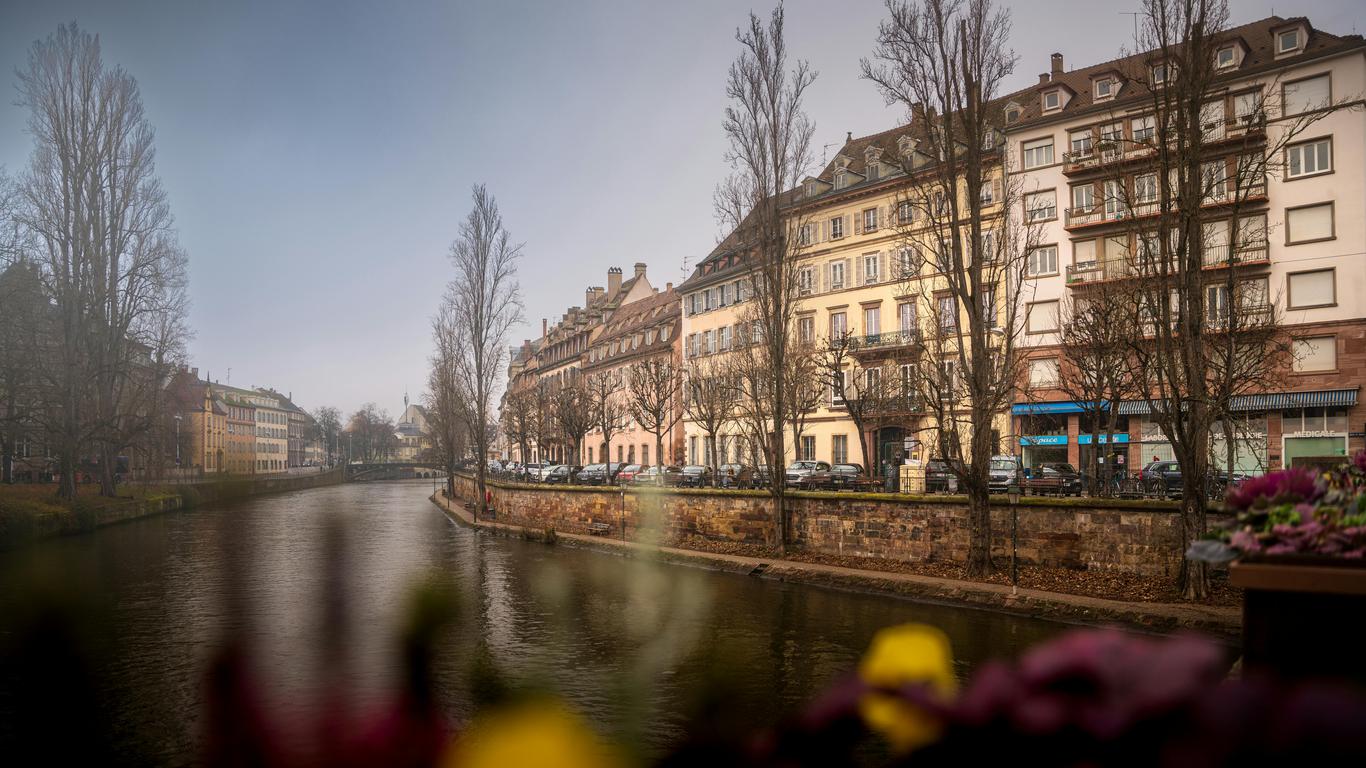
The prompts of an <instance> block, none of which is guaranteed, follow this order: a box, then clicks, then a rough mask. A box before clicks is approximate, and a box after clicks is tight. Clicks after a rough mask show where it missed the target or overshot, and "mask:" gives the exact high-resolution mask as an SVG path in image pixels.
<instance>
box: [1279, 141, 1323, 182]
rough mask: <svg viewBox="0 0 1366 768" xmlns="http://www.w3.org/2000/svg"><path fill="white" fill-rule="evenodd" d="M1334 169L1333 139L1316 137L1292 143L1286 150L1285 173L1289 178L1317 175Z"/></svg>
mask: <svg viewBox="0 0 1366 768" xmlns="http://www.w3.org/2000/svg"><path fill="white" fill-rule="evenodd" d="M1331 170H1333V140H1332V139H1331V138H1325V139H1315V140H1314V141H1306V142H1304V143H1303V144H1292V145H1291V146H1289V147H1286V150H1285V175H1286V178H1288V179H1298V178H1303V177H1305V176H1315V175H1318V174H1320V173H1327V172H1329V171H1331Z"/></svg>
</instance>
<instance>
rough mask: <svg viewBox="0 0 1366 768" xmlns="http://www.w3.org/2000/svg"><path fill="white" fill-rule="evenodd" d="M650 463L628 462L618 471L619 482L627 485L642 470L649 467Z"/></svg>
mask: <svg viewBox="0 0 1366 768" xmlns="http://www.w3.org/2000/svg"><path fill="white" fill-rule="evenodd" d="M649 468H650V465H649V464H627V465H626V466H624V467H622V468H621V469H620V470H618V471H617V484H618V485H626V484H627V483H629V482H631V480H632V479H633V478H634V477H635V476H636V475H638V474H640V473H641V472H644V471H645V470H647V469H649Z"/></svg>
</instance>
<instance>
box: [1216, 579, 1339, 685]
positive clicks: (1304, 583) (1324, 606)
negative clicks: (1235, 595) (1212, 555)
mask: <svg viewBox="0 0 1366 768" xmlns="http://www.w3.org/2000/svg"><path fill="white" fill-rule="evenodd" d="M1229 582H1230V583H1232V584H1233V586H1235V587H1242V588H1243V590H1244V592H1243V666H1244V669H1245V670H1246V671H1247V672H1249V673H1252V672H1272V673H1275V674H1277V675H1280V676H1282V677H1285V678H1291V679H1306V678H1315V677H1334V678H1343V677H1347V678H1350V679H1352V680H1355V681H1356V682H1357V683H1358V684H1361V685H1366V664H1362V663H1361V662H1360V660H1359V656H1358V651H1357V650H1356V649H1357V648H1359V647H1360V645H1359V644H1360V643H1361V642H1362V640H1363V639H1364V638H1366V636H1364V635H1363V629H1366V562H1361V561H1353V560H1343V559H1341V558H1329V557H1269V558H1261V559H1250V560H1249V559H1244V560H1240V561H1238V562H1235V563H1232V564H1231V565H1230V566H1229Z"/></svg>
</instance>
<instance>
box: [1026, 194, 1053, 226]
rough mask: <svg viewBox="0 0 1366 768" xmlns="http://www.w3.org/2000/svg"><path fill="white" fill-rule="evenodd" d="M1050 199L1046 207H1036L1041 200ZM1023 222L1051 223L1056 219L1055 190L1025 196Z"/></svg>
mask: <svg viewBox="0 0 1366 768" xmlns="http://www.w3.org/2000/svg"><path fill="white" fill-rule="evenodd" d="M1050 198H1051V199H1052V203H1050V204H1048V205H1037V204H1036V203H1037V202H1038V201H1041V200H1046V199H1050ZM1024 204H1025V221H1026V222H1029V223H1031V224H1032V223H1034V222H1039V221H1052V220H1053V219H1056V218H1058V191H1057V190H1056V189H1041V190H1039V191H1038V192H1031V193H1029V194H1027V195H1025V201H1024Z"/></svg>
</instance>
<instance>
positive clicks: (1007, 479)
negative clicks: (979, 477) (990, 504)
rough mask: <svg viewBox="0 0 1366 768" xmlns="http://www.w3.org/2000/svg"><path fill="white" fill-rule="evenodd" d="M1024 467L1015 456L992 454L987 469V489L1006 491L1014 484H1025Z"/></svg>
mask: <svg viewBox="0 0 1366 768" xmlns="http://www.w3.org/2000/svg"><path fill="white" fill-rule="evenodd" d="M1024 477H1025V475H1024V469H1023V468H1022V466H1021V464H1020V460H1019V459H1018V458H1016V457H1014V456H992V457H991V465H990V468H989V469H988V470H987V491H988V492H990V493H1006V492H1008V491H1009V490H1010V486H1012V485H1023V484H1024Z"/></svg>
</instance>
